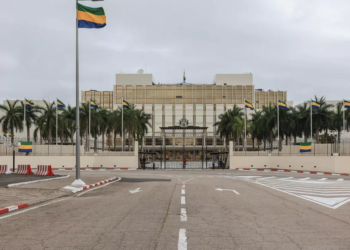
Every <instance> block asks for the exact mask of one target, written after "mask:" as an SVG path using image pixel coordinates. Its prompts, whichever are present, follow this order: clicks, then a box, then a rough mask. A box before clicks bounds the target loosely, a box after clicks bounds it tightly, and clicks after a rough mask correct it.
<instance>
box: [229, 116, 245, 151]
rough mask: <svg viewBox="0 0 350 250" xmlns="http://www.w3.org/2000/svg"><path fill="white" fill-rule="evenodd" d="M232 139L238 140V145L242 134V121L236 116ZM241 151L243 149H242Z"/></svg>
mask: <svg viewBox="0 0 350 250" xmlns="http://www.w3.org/2000/svg"><path fill="white" fill-rule="evenodd" d="M232 132H233V138H234V139H237V140H238V145H239V141H240V139H242V135H243V132H244V119H242V118H240V117H238V116H236V117H235V118H234V123H233V126H232ZM242 150H243V148H242Z"/></svg>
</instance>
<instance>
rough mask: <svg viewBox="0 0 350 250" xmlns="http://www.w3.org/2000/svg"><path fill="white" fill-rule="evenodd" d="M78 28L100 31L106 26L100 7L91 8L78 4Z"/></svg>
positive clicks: (103, 12)
mask: <svg viewBox="0 0 350 250" xmlns="http://www.w3.org/2000/svg"><path fill="white" fill-rule="evenodd" d="M77 11H78V27H79V28H87V29H100V28H103V27H105V26H106V15H105V11H104V9H103V8H102V7H99V8H91V7H88V6H84V5H82V4H79V3H78V10H77Z"/></svg>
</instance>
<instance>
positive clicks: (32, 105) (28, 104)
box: [26, 99, 34, 108]
mask: <svg viewBox="0 0 350 250" xmlns="http://www.w3.org/2000/svg"><path fill="white" fill-rule="evenodd" d="M26 107H27V108H34V102H31V101H28V100H27V99H26Z"/></svg>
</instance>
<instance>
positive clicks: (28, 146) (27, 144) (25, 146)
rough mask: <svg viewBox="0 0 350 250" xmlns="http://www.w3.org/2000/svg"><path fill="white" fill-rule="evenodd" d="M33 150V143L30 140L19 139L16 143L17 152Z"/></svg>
mask: <svg viewBox="0 0 350 250" xmlns="http://www.w3.org/2000/svg"><path fill="white" fill-rule="evenodd" d="M32 151H33V143H32V142H31V141H20V142H19V145H18V152H19V153H31V152H32Z"/></svg>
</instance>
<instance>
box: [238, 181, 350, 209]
mask: <svg viewBox="0 0 350 250" xmlns="http://www.w3.org/2000/svg"><path fill="white" fill-rule="evenodd" d="M325 180H327V181H325ZM245 181H248V182H254V183H256V184H259V185H262V186H265V187H269V188H272V189H274V190H277V191H280V192H283V193H286V194H289V195H293V196H295V197H298V198H301V199H304V200H308V201H311V202H314V203H316V204H319V205H322V206H325V207H328V208H332V209H336V208H338V207H340V206H342V205H344V204H346V203H347V202H350V182H348V181H338V180H336V179H328V178H322V179H316V178H315V179H305V178H302V179H298V178H294V179H291V178H290V179H286V178H276V179H264V180H260V179H259V178H256V179H255V180H253V179H249V180H248V179H247V180H245Z"/></svg>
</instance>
